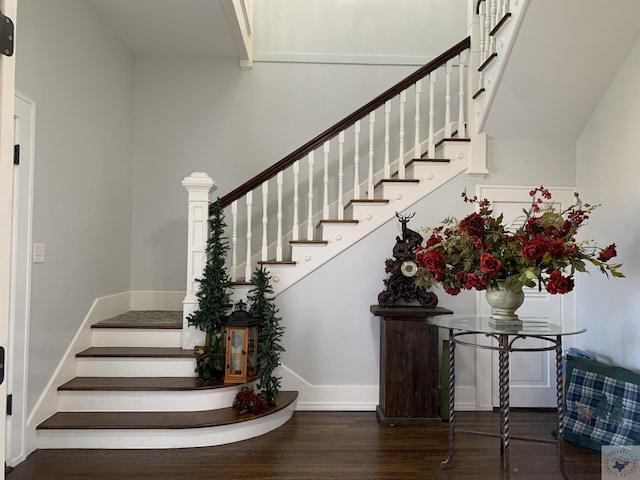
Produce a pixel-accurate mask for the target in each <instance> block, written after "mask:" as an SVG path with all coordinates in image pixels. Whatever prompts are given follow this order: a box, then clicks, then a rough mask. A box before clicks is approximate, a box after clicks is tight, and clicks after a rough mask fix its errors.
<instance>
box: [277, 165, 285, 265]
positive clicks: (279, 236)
mask: <svg viewBox="0 0 640 480" xmlns="http://www.w3.org/2000/svg"><path fill="white" fill-rule="evenodd" d="M276 182H277V184H278V216H277V218H278V233H277V237H276V261H277V262H281V261H282V185H283V183H284V172H282V171H280V172H278V175H277V177H276Z"/></svg>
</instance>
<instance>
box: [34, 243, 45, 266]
mask: <svg viewBox="0 0 640 480" xmlns="http://www.w3.org/2000/svg"><path fill="white" fill-rule="evenodd" d="M33 263H44V243H34V244H33Z"/></svg>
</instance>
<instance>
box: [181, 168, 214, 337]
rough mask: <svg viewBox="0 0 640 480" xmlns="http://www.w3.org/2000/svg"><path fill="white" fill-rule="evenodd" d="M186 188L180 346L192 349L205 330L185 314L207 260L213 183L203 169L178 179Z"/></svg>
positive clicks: (191, 308)
mask: <svg viewBox="0 0 640 480" xmlns="http://www.w3.org/2000/svg"><path fill="white" fill-rule="evenodd" d="M182 185H183V186H184V187H185V188H186V189H187V192H188V202H189V214H188V236H187V238H188V240H187V293H186V295H185V297H184V301H183V302H182V348H185V349H192V348H193V347H195V346H197V345H204V341H205V333H204V332H202V331H200V330H198V329H197V328H195V327H193V326H190V325H189V323H188V322H187V317H188V316H189V315H191V314H192V313H193V312H195V311H196V310H197V309H198V297H196V293H197V292H198V290H199V288H200V285H199V283H198V281H197V279H199V278H202V274H203V272H204V267H205V265H206V262H207V252H206V249H207V239H208V238H209V223H208V221H209V203H211V194H212V193H213V192H214V191H215V189H216V188H217V187H216V184H215V182H214V181H213V180H212V179H211V178H210V177H209V175H207V174H206V173H204V172H194V173H192V174H191V175H190V176H188V177H185V178H184V180H182Z"/></svg>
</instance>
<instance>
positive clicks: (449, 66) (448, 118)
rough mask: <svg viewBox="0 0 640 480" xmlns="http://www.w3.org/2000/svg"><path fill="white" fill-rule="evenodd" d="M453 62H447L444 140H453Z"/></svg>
mask: <svg viewBox="0 0 640 480" xmlns="http://www.w3.org/2000/svg"><path fill="white" fill-rule="evenodd" d="M452 64H453V60H449V61H448V62H447V66H446V68H445V79H444V80H445V93H444V138H451V70H452V68H453V67H452Z"/></svg>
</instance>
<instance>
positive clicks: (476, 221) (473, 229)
mask: <svg viewBox="0 0 640 480" xmlns="http://www.w3.org/2000/svg"><path fill="white" fill-rule="evenodd" d="M460 230H462V231H463V232H465V233H467V234H468V235H471V236H472V237H481V236H482V235H484V218H482V217H481V216H480V215H478V214H477V213H472V214H471V215H468V216H467V217H466V218H463V219H462V220H460Z"/></svg>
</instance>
